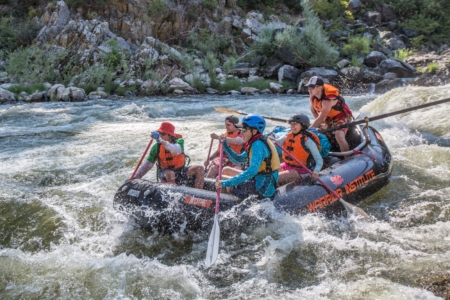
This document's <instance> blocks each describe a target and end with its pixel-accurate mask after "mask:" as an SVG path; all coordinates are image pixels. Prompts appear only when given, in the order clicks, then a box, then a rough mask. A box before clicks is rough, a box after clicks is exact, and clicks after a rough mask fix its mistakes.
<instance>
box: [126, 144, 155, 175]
mask: <svg viewBox="0 0 450 300" xmlns="http://www.w3.org/2000/svg"><path fill="white" fill-rule="evenodd" d="M152 143H153V139H151V140H150V142H149V143H148V145H147V148H145V151H144V153H142V156H141V159H140V160H139V162H138V164H137V166H136V168H135V169H134V172H133V175H131V177H130V180H133V178H134V175H136V172H137V170H138V169H139V167H140V166H141V163H142V160H143V159H144V157H145V155H147V152H148V149H149V148H150V146H151V145H152Z"/></svg>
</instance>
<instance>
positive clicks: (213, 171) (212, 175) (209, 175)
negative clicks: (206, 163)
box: [205, 164, 219, 178]
mask: <svg viewBox="0 0 450 300" xmlns="http://www.w3.org/2000/svg"><path fill="white" fill-rule="evenodd" d="M217 174H219V167H218V166H216V165H215V164H211V167H210V168H209V170H208V173H206V176H205V178H215V177H216V176H217Z"/></svg>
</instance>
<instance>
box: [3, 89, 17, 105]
mask: <svg viewBox="0 0 450 300" xmlns="http://www.w3.org/2000/svg"><path fill="white" fill-rule="evenodd" d="M11 101H16V98H15V97H14V94H13V93H11V92H10V91H8V90H5V89H2V88H0V103H5V102H11Z"/></svg>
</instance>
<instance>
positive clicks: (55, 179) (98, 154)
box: [0, 86, 450, 299]
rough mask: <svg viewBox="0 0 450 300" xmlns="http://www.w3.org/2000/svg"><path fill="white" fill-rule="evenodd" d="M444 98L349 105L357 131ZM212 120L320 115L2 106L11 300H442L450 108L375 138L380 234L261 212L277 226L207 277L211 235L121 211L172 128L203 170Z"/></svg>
mask: <svg viewBox="0 0 450 300" xmlns="http://www.w3.org/2000/svg"><path fill="white" fill-rule="evenodd" d="M448 89H449V86H443V87H432V88H418V87H407V88H401V89H396V90H393V91H391V92H388V93H386V94H384V95H382V96H377V95H363V96H357V97H355V96H353V97H346V100H347V102H348V103H349V105H350V107H351V108H352V109H353V111H354V112H355V115H358V114H359V118H362V117H364V116H374V115H378V114H382V113H387V112H392V111H395V110H398V109H403V108H407V107H412V106H415V105H419V104H423V103H426V102H427V101H433V100H439V99H443V98H446V97H448V96H447V91H448ZM215 106H220V107H228V108H231V109H236V110H240V111H244V112H248V113H259V114H261V115H266V116H274V117H282V118H288V117H289V116H290V115H292V114H294V113H298V112H304V113H306V114H307V115H309V116H311V113H310V111H309V104H308V99H307V97H305V96H299V95H291V96H288V95H282V96H280V95H270V96H250V97H249V96H239V97H232V96H217V97H216V96H189V97H174V98H170V97H166V98H142V99H122V100H115V101H109V100H107V101H87V102H83V103H34V104H19V105H2V106H0V125H1V127H0V298H2V299H16V298H26V299H30V298H33V299H36V298H39V299H56V298H58V299H61V298H62V299H69V298H70V299H217V298H220V299H261V298H264V299H280V298H281V299H416V298H417V299H440V298H439V297H436V296H435V295H433V294H432V293H431V292H429V291H428V290H426V289H425V288H424V287H425V286H426V284H427V282H428V281H427V280H433V279H434V278H436V280H437V279H439V278H442V277H444V276H448V272H449V270H450V259H449V257H450V256H449V254H450V222H449V221H450V220H449V215H450V197H449V194H450V193H449V192H450V188H449V184H448V183H449V178H450V147H449V146H450V143H449V140H450V136H449V135H450V133H449V132H450V121H449V119H448V118H447V116H448V115H450V104H442V105H439V106H435V107H434V106H433V107H430V108H428V109H425V110H420V111H414V112H411V113H407V114H403V115H400V116H394V117H389V118H386V119H383V120H379V121H376V122H373V123H371V125H372V126H374V127H375V128H377V129H378V130H379V131H380V133H381V135H382V136H383V138H384V140H385V142H386V143H387V145H388V146H389V148H390V151H391V153H392V154H393V158H394V171H393V175H392V178H391V180H390V183H389V184H388V185H387V186H386V187H385V188H383V189H382V190H381V191H379V192H378V193H376V194H375V195H373V196H371V197H369V198H368V199H366V201H364V202H363V203H362V204H361V208H363V209H364V210H365V211H366V212H368V213H369V214H370V215H372V216H373V217H374V219H375V221H374V222H371V223H367V222H365V221H363V220H359V219H352V218H349V219H347V218H344V217H341V218H336V219H327V218H325V217H323V216H321V215H319V214H311V215H307V216H292V215H286V214H283V213H279V212H277V211H275V210H274V208H273V206H272V205H271V204H270V203H267V202H264V203H261V204H257V205H254V206H252V207H251V208H249V209H248V210H246V211H245V212H243V213H245V214H253V213H255V212H256V211H258V210H260V209H263V210H265V211H266V212H267V213H270V214H271V215H272V216H273V218H274V221H273V222H271V223H269V224H262V225H261V226H259V225H258V226H255V227H252V228H248V230H245V229H244V230H242V231H240V232H237V233H236V234H229V235H226V236H223V237H221V244H220V252H219V259H218V261H217V262H216V264H215V265H214V266H213V267H211V268H210V269H208V270H207V271H204V270H203V260H204V256H205V254H206V247H207V238H208V237H207V234H206V235H196V236H187V235H185V234H184V233H183V232H181V233H176V234H173V235H171V236H157V235H152V234H149V233H147V232H144V231H141V230H140V229H138V228H136V227H135V226H134V222H133V220H132V219H130V217H129V216H128V215H126V214H124V213H122V212H119V211H116V210H114V208H113V197H114V194H115V192H116V190H117V189H118V187H119V186H120V185H121V184H122V183H123V182H124V180H125V179H127V178H128V177H129V176H130V175H131V173H132V172H133V170H134V167H135V166H136V164H137V162H138V160H139V158H140V157H141V155H142V152H143V151H144V149H145V147H146V145H147V143H148V142H149V139H150V132H151V131H153V130H155V129H157V128H158V127H159V124H160V123H161V122H162V121H170V122H172V123H173V124H174V125H175V126H176V132H178V133H180V134H182V135H183V137H184V138H185V143H186V144H185V149H186V152H187V153H188V154H189V156H190V157H191V160H192V162H191V164H203V161H204V160H205V158H206V155H207V151H208V147H209V142H210V140H209V135H210V133H212V132H216V133H220V132H223V131H224V126H223V122H224V118H225V117H226V115H222V114H219V113H217V112H216V111H215V110H214V107H215ZM276 125H280V123H276V122H273V121H268V130H269V129H271V128H273V127H274V126H276ZM146 178H147V179H149V180H154V179H155V172H154V171H153V170H152V171H150V172H149V174H148V175H147V176H146ZM239 217H240V216H239V215H233V212H227V213H224V214H221V215H220V219H221V220H226V219H239Z"/></svg>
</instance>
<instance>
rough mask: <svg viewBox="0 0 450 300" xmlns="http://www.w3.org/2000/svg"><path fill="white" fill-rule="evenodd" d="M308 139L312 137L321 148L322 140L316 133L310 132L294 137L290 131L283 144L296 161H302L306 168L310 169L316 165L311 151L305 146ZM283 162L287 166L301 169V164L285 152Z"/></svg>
mask: <svg viewBox="0 0 450 300" xmlns="http://www.w3.org/2000/svg"><path fill="white" fill-rule="evenodd" d="M308 137H312V140H313V141H314V142H315V143H316V146H318V147H319V145H320V140H319V138H318V137H317V135H315V134H314V133H312V132H309V133H308V134H305V135H303V134H301V133H298V134H296V135H294V134H293V133H292V131H290V132H289V133H288V134H287V136H286V140H285V141H284V143H283V148H284V149H286V150H287V151H288V152H289V153H290V154H292V155H293V156H294V157H295V158H296V159H298V160H299V161H301V162H302V163H303V164H304V165H305V166H306V167H308V168H310V167H311V166H312V165H314V161H313V160H311V158H312V156H311V151H310V150H309V149H308V147H306V146H305V142H306V139H307V138H308ZM283 160H284V162H285V163H286V164H288V165H290V166H292V167H297V168H301V166H300V164H299V163H297V162H296V161H295V160H293V159H292V158H291V157H290V156H289V155H287V154H286V153H284V152H283Z"/></svg>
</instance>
